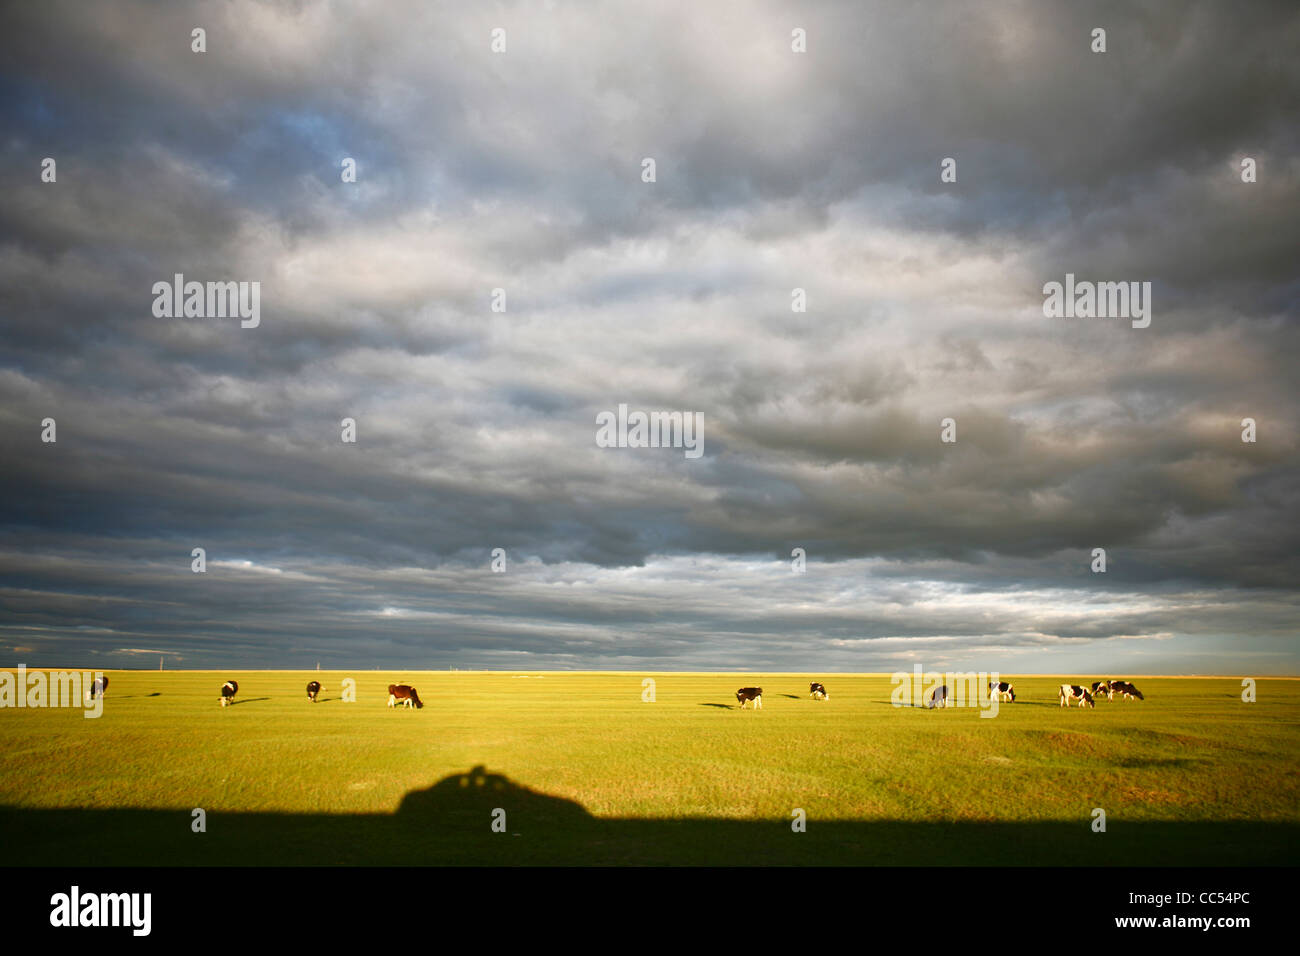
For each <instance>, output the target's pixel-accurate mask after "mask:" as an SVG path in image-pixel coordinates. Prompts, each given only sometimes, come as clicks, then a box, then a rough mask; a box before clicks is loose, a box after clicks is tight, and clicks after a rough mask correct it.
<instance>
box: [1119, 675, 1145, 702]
mask: <svg viewBox="0 0 1300 956" xmlns="http://www.w3.org/2000/svg"><path fill="white" fill-rule="evenodd" d="M1110 689H1111V692H1112V693H1116V694H1122V695H1123V696H1124V699H1125V700H1132V699H1133V698H1135V697H1136V698H1137V699H1138V700H1146V698H1145V697H1143V696H1142V691H1140V690H1138V689H1137V688H1136V687H1134V686H1133V685H1132V684H1130V683H1129V682H1128V681H1126V680H1113V681H1111V682H1110Z"/></svg>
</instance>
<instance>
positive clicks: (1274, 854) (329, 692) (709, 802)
mask: <svg viewBox="0 0 1300 956" xmlns="http://www.w3.org/2000/svg"><path fill="white" fill-rule="evenodd" d="M108 673H109V677H110V688H109V693H108V696H107V699H106V700H105V702H104V712H103V716H102V717H100V718H99V719H95V720H88V719H85V718H84V717H83V716H82V711H81V710H80V709H26V708H24V709H9V708H6V709H0V768H2V769H0V861H3V862H4V863H5V864H8V865H67V864H73V863H77V864H92V865H95V864H104V865H117V864H125V865H142V864H143V865H149V864H205V865H223V864H336V863H343V864H493V865H495V864H547V863H560V864H628V863H646V864H714V865H717V864H722V865H726V864H745V865H749V864H755V863H764V864H864V865H929V864H943V865H974V864H980V865H982V864H1010V865H1020V864H1049V865H1050V864H1071V865H1079V864H1082V865H1116V864H1119V865H1189V864H1200V865H1215V864H1222V865H1245V864H1293V863H1295V862H1296V860H1297V853H1296V851H1297V849H1298V848H1300V840H1298V839H1297V835H1298V834H1300V799H1298V797H1300V767H1298V766H1297V763H1298V761H1297V757H1298V755H1300V681H1297V680H1287V679H1275V680H1269V679H1262V680H1260V681H1259V683H1258V690H1257V695H1258V700H1257V701H1256V702H1255V703H1244V702H1243V701H1242V699H1241V681H1240V680H1239V679H1235V678H1206V679H1190V678H1134V680H1135V682H1136V683H1137V685H1138V686H1139V687H1140V688H1141V689H1142V690H1143V692H1144V693H1145V694H1146V700H1145V701H1121V700H1116V701H1114V702H1106V701H1104V700H1103V701H1102V702H1101V703H1099V704H1098V705H1097V707H1096V708H1095V709H1094V710H1081V709H1079V708H1076V707H1071V708H1069V709H1062V708H1060V707H1059V706H1058V705H1057V698H1056V686H1057V685H1058V684H1060V683H1061V682H1062V679H1061V678H1052V677H1036V678H1018V677H1012V678H1010V679H1012V680H1014V682H1015V686H1016V691H1017V695H1018V699H1017V701H1016V702H1015V703H1004V704H1002V705H1001V708H1000V712H999V714H998V716H997V717H996V718H992V719H989V718H980V717H979V711H978V710H977V709H974V708H967V709H963V708H950V709H948V710H927V709H924V708H920V707H895V706H892V705H891V702H890V700H891V698H890V694H891V685H890V681H889V677H888V676H887V675H835V674H828V675H815V676H816V677H818V678H819V679H824V680H825V682H826V684H827V687H828V690H829V691H830V698H831V699H830V700H828V701H813V700H811V699H809V697H808V681H809V678H808V677H807V676H801V675H781V674H763V675H754V674H655V675H653V676H654V678H655V681H656V687H655V692H656V694H655V696H656V699H655V700H654V701H653V702H645V701H643V700H642V683H641V682H642V679H643V678H644V677H645V676H646V675H644V674H611V673H555V672H547V673H544V674H533V675H528V676H525V675H521V674H507V673H500V672H491V673H484V672H446V671H442V672H424V673H414V672H404V673H399V672H355V673H351V674H348V673H335V672H319V673H318V672H305V671H304V672H286V671H279V672H266V671H263V672H247V673H239V672H229V673H227V672H222V673H220V674H216V673H211V672H165V673H164V672H145V671H110V672H108ZM232 677H233V678H235V679H236V680H238V681H239V685H240V693H239V696H238V698H237V703H236V704H235V705H234V706H232V707H228V708H222V707H219V706H218V688H219V687H220V685H221V682H222V681H223V680H225V679H226V678H232ZM344 677H352V678H353V679H355V681H356V698H357V699H356V701H355V702H345V701H344V700H342V699H341V694H340V689H341V686H342V679H343V678H344ZM313 678H315V679H319V680H321V681H322V683H323V684H324V685H325V687H326V690H325V692H324V693H323V694H322V695H321V700H320V701H319V702H318V703H316V704H312V703H309V702H308V701H307V699H306V695H305V692H304V687H305V685H306V683H307V681H308V680H311V679H313ZM1084 679H1085V678H1083V677H1076V678H1073V682H1083V681H1084ZM1089 679H1091V678H1089ZM394 681H407V682H410V683H413V684H415V686H416V687H417V688H418V689H419V692H420V695H421V697H422V698H423V699H424V701H425V704H426V706H425V707H424V708H423V709H422V710H405V709H401V708H398V709H396V710H390V709H389V708H388V707H387V706H385V705H386V702H387V690H386V688H387V686H388V684H389V683H392V682H394ZM747 684H758V685H761V686H762V687H763V688H764V697H763V709H762V710H760V711H752V710H749V709H746V710H745V711H741V710H740V709H739V707H738V705H737V703H736V699H735V696H734V692H735V689H736V688H737V687H739V686H742V685H747ZM194 808H202V809H203V810H204V811H205V812H206V818H207V828H206V832H202V833H196V832H193V830H192V826H191V820H192V813H191V811H192V810H193V809H194ZM497 808H500V809H502V810H504V811H505V829H504V832H494V831H493V829H492V821H493V811H494V810H496V809H497ZM796 808H799V809H802V810H803V811H804V812H805V814H806V818H807V824H806V832H795V831H794V830H793V829H792V826H791V822H792V820H793V819H794V817H793V816H792V814H793V811H794V810H795V809H796ZM1094 808H1101V809H1103V810H1104V811H1105V814H1106V831H1105V832H1104V833H1099V832H1094V830H1093V825H1092V824H1093V809H1094Z"/></svg>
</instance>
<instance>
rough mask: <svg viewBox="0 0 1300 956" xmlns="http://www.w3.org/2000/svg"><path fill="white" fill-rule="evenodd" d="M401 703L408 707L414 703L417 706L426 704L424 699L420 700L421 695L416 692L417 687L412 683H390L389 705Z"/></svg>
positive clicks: (394, 705) (393, 705)
mask: <svg viewBox="0 0 1300 956" xmlns="http://www.w3.org/2000/svg"><path fill="white" fill-rule="evenodd" d="M399 703H400V704H403V705H404V706H406V707H410V706H412V705H414V706H415V707H423V706H424V701H422V700H420V695H419V694H417V693H416V692H415V688H414V687H412V686H411V685H410V684H389V685H388V706H389V707H396V706H397V705H398V704H399Z"/></svg>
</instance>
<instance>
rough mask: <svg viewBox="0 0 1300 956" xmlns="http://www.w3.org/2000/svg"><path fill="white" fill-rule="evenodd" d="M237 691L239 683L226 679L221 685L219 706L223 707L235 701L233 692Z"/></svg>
mask: <svg viewBox="0 0 1300 956" xmlns="http://www.w3.org/2000/svg"><path fill="white" fill-rule="evenodd" d="M238 692H239V684H237V683H236V682H235V681H233V680H228V681H226V682H225V683H224V684H222V685H221V706H222V707H225V706H227V705H229V704H233V703H234V702H235V694H237V693H238Z"/></svg>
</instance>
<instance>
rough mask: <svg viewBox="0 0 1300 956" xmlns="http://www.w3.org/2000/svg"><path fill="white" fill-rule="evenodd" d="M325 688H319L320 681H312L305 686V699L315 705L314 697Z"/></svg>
mask: <svg viewBox="0 0 1300 956" xmlns="http://www.w3.org/2000/svg"><path fill="white" fill-rule="evenodd" d="M324 689H325V688H324V687H321V685H320V681H318V680H314V681H311V682H310V683H309V684H308V685H307V699H308V700H309V701H311V702H312V703H313V704H314V703H316V697H317V695H318V694H320V692H321V691H323V690H324Z"/></svg>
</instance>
